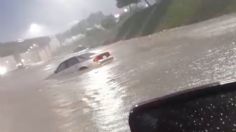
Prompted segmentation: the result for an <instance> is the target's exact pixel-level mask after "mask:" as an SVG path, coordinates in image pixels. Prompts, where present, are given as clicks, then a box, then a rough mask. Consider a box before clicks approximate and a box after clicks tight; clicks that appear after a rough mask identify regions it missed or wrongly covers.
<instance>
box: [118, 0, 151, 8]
mask: <svg viewBox="0 0 236 132" xmlns="http://www.w3.org/2000/svg"><path fill="white" fill-rule="evenodd" d="M141 1H142V0H116V6H117V7H118V8H123V7H125V6H129V5H131V4H138V3H139V2H141ZM144 2H145V3H146V4H147V5H148V6H150V3H149V1H148V0H144Z"/></svg>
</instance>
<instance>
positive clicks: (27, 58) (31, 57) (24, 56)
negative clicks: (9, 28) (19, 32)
mask: <svg viewBox="0 0 236 132" xmlns="http://www.w3.org/2000/svg"><path fill="white" fill-rule="evenodd" d="M58 48H60V42H59V41H58V40H57V39H56V37H39V38H33V39H27V40H22V41H13V42H7V43H3V44H0V66H5V67H7V68H8V70H10V71H11V70H14V69H16V68H17V65H18V64H22V65H31V64H34V63H38V62H45V61H47V60H49V59H50V58H51V56H52V53H53V52H55V51H56V50H57V49H58Z"/></svg>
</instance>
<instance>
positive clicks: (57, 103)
mask: <svg viewBox="0 0 236 132" xmlns="http://www.w3.org/2000/svg"><path fill="white" fill-rule="evenodd" d="M235 23H236V15H234V14H233V15H228V16H223V17H220V18H216V19H212V20H210V21H206V22H203V23H199V24H195V25H190V26H186V27H181V28H176V29H171V30H167V31H163V32H161V33H158V34H154V35H151V36H146V37H141V38H135V39H132V40H128V41H121V42H117V43H115V44H112V45H109V46H105V47H102V48H99V49H97V50H102V51H110V52H111V53H112V54H113V56H114V58H115V59H114V60H113V62H111V63H108V64H105V65H103V66H101V67H98V68H95V69H90V70H89V71H86V72H83V73H79V72H77V73H74V74H71V75H64V76H61V77H58V78H51V79H45V78H46V77H47V76H49V75H50V73H51V72H52V71H53V70H54V68H55V66H56V65H57V64H56V63H47V64H45V65H40V66H34V67H31V68H29V69H26V70H22V71H17V72H14V73H9V74H8V75H7V76H5V77H2V78H1V79H0V83H1V85H0V130H1V132H129V126H128V114H129V110H130V109H131V108H132V106H133V105H135V104H136V103H139V102H142V101H146V100H149V99H152V98H156V97H161V96H164V95H167V94H171V93H174V92H176V91H180V90H184V89H189V88H192V87H195V86H199V85H204V84H208V83H214V82H219V81H220V82H222V81H223V82H224V81H228V80H230V81H234V80H236V24H235ZM53 62H58V61H57V60H56V61H55V60H54V61H53Z"/></svg>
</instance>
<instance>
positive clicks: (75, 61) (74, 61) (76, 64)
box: [54, 52, 113, 74]
mask: <svg viewBox="0 0 236 132" xmlns="http://www.w3.org/2000/svg"><path fill="white" fill-rule="evenodd" d="M112 59H113V57H112V56H111V54H110V53H109V52H103V53H99V54H97V53H93V52H87V53H84V54H81V55H78V56H74V57H71V58H69V59H66V60H65V61H63V62H62V63H61V64H60V65H59V66H58V68H57V69H56V71H55V72H54V74H61V73H62V74H65V73H66V74H68V73H74V72H76V71H82V70H86V69H88V68H91V67H94V66H96V65H99V64H102V63H104V62H106V61H109V60H112Z"/></svg>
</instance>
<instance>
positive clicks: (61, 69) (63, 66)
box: [54, 61, 67, 76]
mask: <svg viewBox="0 0 236 132" xmlns="http://www.w3.org/2000/svg"><path fill="white" fill-rule="evenodd" d="M66 69H67V64H66V61H64V62H62V63H61V64H60V65H59V66H58V68H57V69H56V71H55V72H54V74H55V76H60V75H62V74H64V73H65V72H66Z"/></svg>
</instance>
